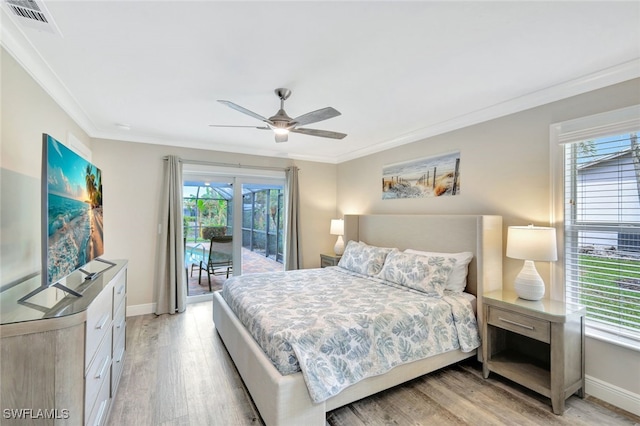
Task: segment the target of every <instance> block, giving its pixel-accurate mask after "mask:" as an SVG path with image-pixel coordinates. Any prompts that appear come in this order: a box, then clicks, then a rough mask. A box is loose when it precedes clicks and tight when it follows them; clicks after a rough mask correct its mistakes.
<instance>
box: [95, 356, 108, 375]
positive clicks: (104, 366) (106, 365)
mask: <svg viewBox="0 0 640 426" xmlns="http://www.w3.org/2000/svg"><path fill="white" fill-rule="evenodd" d="M110 362H111V358H110V357H109V355H107V357H106V358H105V359H104V363H103V364H102V367H101V368H100V372H99V373H98V374H96V376H95V378H96V379H101V378H102V376H104V373H105V371H106V370H107V367H109V363H110Z"/></svg>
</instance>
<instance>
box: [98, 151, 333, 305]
mask: <svg viewBox="0 0 640 426" xmlns="http://www.w3.org/2000/svg"><path fill="white" fill-rule="evenodd" d="M167 155H178V156H179V157H180V158H183V159H185V160H199V161H211V162H217V163H233V164H238V163H241V164H243V165H253V166H265V167H286V166H288V165H290V164H295V165H296V166H298V167H299V168H300V171H299V185H300V216H301V218H302V237H301V245H302V258H303V259H302V260H303V267H304V268H312V267H319V266H320V252H322V251H327V250H330V248H331V247H332V246H333V237H332V236H331V235H329V223H330V220H331V219H332V218H333V217H334V215H335V200H336V184H335V176H336V166H335V165H331V164H324V163H314V162H309V161H304V162H300V161H298V162H295V161H292V160H288V159H280V158H268V157H260V156H251V155H240V154H230V153H224V152H216V151H205V150H196V149H188V148H177V147H171V146H163V145H152V144H141V143H132V142H122V141H114V140H102V139H95V140H94V141H93V156H94V157H93V161H94V163H95V164H96V165H98V166H99V167H100V168H101V170H102V180H103V192H104V195H103V203H104V233H105V237H104V239H105V257H106V258H117V259H120V258H123V259H128V260H129V289H128V290H129V293H128V295H127V303H128V305H129V306H130V308H131V309H130V311H129V313H145V312H152V304H153V303H154V300H155V296H154V291H155V286H154V283H153V279H154V271H155V269H154V267H155V253H156V252H155V250H156V238H157V235H158V232H157V230H158V222H159V217H160V214H159V211H160V205H159V198H160V193H161V184H162V173H163V157H165V156H167Z"/></svg>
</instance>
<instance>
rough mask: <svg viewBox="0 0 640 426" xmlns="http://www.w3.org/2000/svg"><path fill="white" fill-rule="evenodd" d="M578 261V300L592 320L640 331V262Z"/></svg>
mask: <svg viewBox="0 0 640 426" xmlns="http://www.w3.org/2000/svg"><path fill="white" fill-rule="evenodd" d="M579 262H580V269H581V271H582V274H581V277H580V281H581V282H582V283H583V286H582V292H581V296H580V300H579V301H580V303H581V304H583V305H585V306H586V307H587V311H588V313H589V317H590V318H592V319H595V320H600V319H602V320H604V321H605V322H609V323H614V324H616V325H624V326H625V327H628V328H631V329H632V330H635V331H640V312H639V311H638V304H639V302H640V259H625V258H615V257H602V256H594V255H581V256H580V258H579ZM620 277H627V279H626V280H621V279H620ZM632 288H635V289H632ZM616 317H617V318H618V319H617V320H616V319H615V318H616Z"/></svg>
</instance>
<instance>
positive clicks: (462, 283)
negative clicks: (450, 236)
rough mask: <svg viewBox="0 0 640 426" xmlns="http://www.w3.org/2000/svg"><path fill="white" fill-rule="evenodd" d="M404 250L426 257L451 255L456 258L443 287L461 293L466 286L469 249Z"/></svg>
mask: <svg viewBox="0 0 640 426" xmlns="http://www.w3.org/2000/svg"><path fill="white" fill-rule="evenodd" d="M404 252H405V253H411V254H417V255H420V256H427V257H434V256H442V257H452V258H454V259H456V263H455V265H454V267H453V272H451V275H449V279H448V280H447V283H446V284H445V286H444V287H445V289H446V290H449V291H455V292H458V293H461V292H463V291H464V289H465V287H466V286H467V273H468V270H469V268H468V267H469V263H471V259H473V253H471V252H470V251H463V252H460V253H438V252H432V251H420V250H413V249H406V250H405V251H404Z"/></svg>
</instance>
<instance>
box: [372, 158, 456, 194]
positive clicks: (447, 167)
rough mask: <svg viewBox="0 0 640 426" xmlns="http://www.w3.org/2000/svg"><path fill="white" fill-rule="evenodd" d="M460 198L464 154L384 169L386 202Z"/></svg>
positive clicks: (421, 159)
mask: <svg viewBox="0 0 640 426" xmlns="http://www.w3.org/2000/svg"><path fill="white" fill-rule="evenodd" d="M458 194H460V151H456V152H451V153H447V154H442V155H437V156H433V157H426V158H419V159H417V160H409V161H405V162H402V163H395V164H388V165H385V166H383V168H382V199H383V200H387V199H397V198H429V197H441V196H452V195H458Z"/></svg>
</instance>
